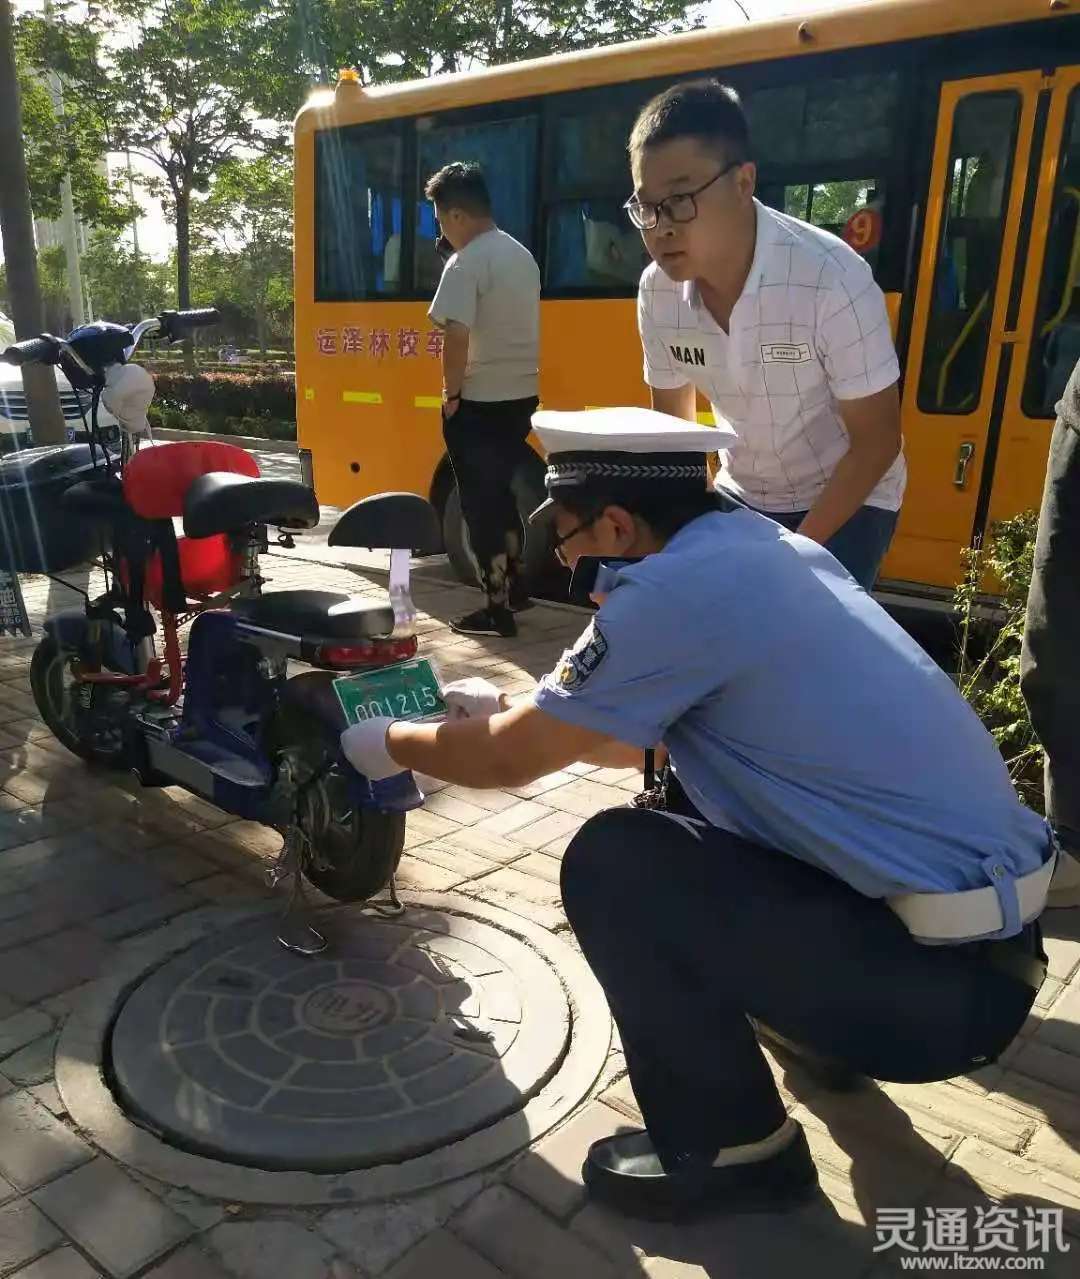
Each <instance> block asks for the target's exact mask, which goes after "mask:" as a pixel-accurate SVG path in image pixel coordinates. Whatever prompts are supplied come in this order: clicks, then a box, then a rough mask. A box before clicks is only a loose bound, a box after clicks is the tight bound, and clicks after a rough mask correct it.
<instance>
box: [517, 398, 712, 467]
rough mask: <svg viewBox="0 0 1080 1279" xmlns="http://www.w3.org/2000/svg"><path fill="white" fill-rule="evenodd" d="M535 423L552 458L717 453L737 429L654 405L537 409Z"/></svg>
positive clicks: (534, 426)
mask: <svg viewBox="0 0 1080 1279" xmlns="http://www.w3.org/2000/svg"><path fill="white" fill-rule="evenodd" d="M533 428H534V429H535V431H536V434H537V435H538V436H539V437H540V443H541V444H542V445H543V446H544V452H545V453H546V454H547V455H548V458H549V459H550V458H551V456H552V455H553V454H557V453H715V452H717V450H719V449H725V448H729V447H730V446H731V444H732V442H733V441H734V439H735V432H734V431H733V430H732V429H731V427H730V426H729V425H728V424H727V423H726V422H725V423H723V425H720V426H698V425H696V424H695V423H693V422H686V421H684V420H683V419H682V418H678V417H671V416H670V414H667V413H658V412H657V411H656V410H655V409H641V408H625V409H620V408H614V409H586V410H584V411H582V412H576V413H557V412H554V411H553V410H549V409H541V410H540V411H539V412H538V413H534V414H533Z"/></svg>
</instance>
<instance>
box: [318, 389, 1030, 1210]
mask: <svg viewBox="0 0 1080 1279" xmlns="http://www.w3.org/2000/svg"><path fill="white" fill-rule="evenodd" d="M535 421H536V427H537V430H538V433H539V436H540V439H541V441H542V442H543V444H544V446H545V448H546V449H547V452H548V463H549V466H548V471H547V486H548V491H549V494H550V497H549V500H548V502H547V503H546V504H545V507H544V508H541V512H538V513H537V517H538V518H543V519H550V520H553V521H554V526H555V529H556V531H557V539H558V543H559V546H560V550H561V552H562V554H563V555H564V557H565V558H566V560H567V561H568V562H569V563H570V564H574V563H575V562H577V561H578V560H579V558H580V557H595V558H599V559H600V560H601V562H602V564H601V576H600V577H598V579H597V587H596V594H597V597H598V598H599V599H600V600H601V601H602V602H601V603H600V608H599V611H598V612H597V613H596V615H595V618H594V620H593V621H592V623H591V624H590V625H589V626H588V627H587V628H586V630H585V631H584V633H583V634H582V636H581V638H580V639H579V640H578V642H577V643H576V644H575V646H574V647H573V649H572V650H570V651H569V652H567V653H566V654H565V655H564V656H563V658H562V660H561V661H560V662H559V664H558V666H557V667H556V668H555V670H553V671H552V672H551V673H550V674H549V675H547V676H545V677H544V678H543V679H542V680H541V681H540V684H539V686H538V687H537V689H536V690H535V693H534V694H533V695H532V696H531V697H529V698H528V699H527V700H523V701H520V702H516V703H515V704H514V705H512V706H511V705H509V704H508V703H507V701H506V699H500V698H499V695H498V692H497V690H495V689H493V688H491V687H490V686H487V685H485V684H484V682H483V681H479V680H477V681H470V682H468V684H467V685H466V686H464V687H456V688H455V687H452V688H451V689H449V690H448V692H447V700H448V702H449V703H450V704H451V705H452V706H453V707H454V709H455V711H456V712H457V713H458V714H462V713H463V714H464V715H465V716H466V718H465V719H464V721H463V722H448V723H445V724H442V725H431V724H414V723H406V722H400V721H399V722H394V721H389V720H378V721H368V722H367V723H365V724H360V725H358V726H356V727H353V728H350V729H348V730H346V732H345V733H344V735H343V738H342V744H343V748H344V750H345V752H346V754H347V756H348V757H349V758H350V759H351V760H352V761H353V762H354V763H355V765H356V766H357V767H358V768H359V769H360V770H361V771H362V772H364V773H366V774H368V775H369V776H372V775H374V776H375V777H383V776H389V775H392V774H393V773H394V772H396V771H398V770H401V769H406V768H411V769H415V770H417V771H419V772H422V773H426V774H429V775H433V776H435V777H440V778H445V779H447V780H448V781H451V782H454V783H457V784H460V785H465V786H470V787H495V786H504V787H505V786H510V787H513V786H521V785H523V784H525V783H527V782H529V781H531V780H533V779H535V778H537V777H540V776H543V775H545V774H549V773H553V772H555V771H556V770H557V769H560V768H564V767H566V766H567V765H568V764H570V763H572V762H574V761H584V762H588V763H594V764H604V765H614V766H618V765H623V766H627V765H629V764H630V763H631V762H633V761H635V760H637V761H640V759H641V752H642V750H644V749H646V748H650V747H654V746H656V745H658V744H661V743H662V744H663V745H664V746H665V747H666V748H667V749H668V750H669V751H670V753H671V757H672V760H673V762H674V763H675V765H676V766H677V769H678V775H679V778H680V780H681V785H682V789H683V795H682V796H681V797H677V798H674V799H673V800H671V801H670V804H669V808H668V809H667V810H666V811H665V810H663V809H650V808H646V807H628V808H620V809H613V810H610V811H607V812H603V813H600V814H598V815H597V816H595V817H593V818H591V819H590V820H589V821H587V822H586V823H585V824H584V826H583V827H582V828H581V830H580V831H579V833H578V834H577V836H576V837H575V839H574V840H573V841H572V842H571V844H570V847H569V848H568V850H567V852H566V855H565V857H564V860H563V868H562V893H563V902H564V905H565V908H566V913H567V916H568V917H569V920H570V923H571V925H572V927H573V929H574V931H575V933H576V935H577V938H578V940H579V941H580V943H581V947H582V950H583V952H584V954H585V957H586V959H587V960H588V962H589V964H590V965H591V967H592V969H593V971H594V972H595V974H596V976H597V977H598V979H599V981H600V983H601V984H602V986H603V987H604V990H605V992H606V994H607V998H608V1001H609V1003H610V1006H611V1010H612V1012H613V1014H614V1016H615V1020H616V1022H617V1024H618V1027H619V1031H620V1034H621V1036H622V1042H623V1045H624V1048H625V1051H626V1060H627V1065H628V1067H629V1072H630V1081H631V1083H632V1085H633V1089H634V1092H635V1095H636V1097H637V1100H638V1103H639V1105H640V1107H641V1111H642V1114H643V1116H644V1119H645V1125H646V1127H645V1130H643V1131H640V1132H633V1133H622V1134H619V1135H616V1136H614V1137H610V1138H607V1139H605V1140H603V1141H599V1142H597V1143H595V1144H594V1145H593V1146H592V1148H591V1149H590V1150H589V1152H588V1156H587V1158H586V1163H585V1169H584V1176H585V1180H586V1183H587V1185H588V1187H589V1189H590V1192H591V1193H592V1194H594V1195H597V1196H600V1197H602V1198H604V1199H606V1200H607V1201H609V1202H611V1203H613V1204H614V1205H616V1206H618V1207H620V1208H623V1209H626V1210H629V1211H631V1212H636V1213H650V1214H651V1213H657V1212H663V1213H665V1214H671V1213H675V1214H678V1213H688V1212H691V1211H693V1210H696V1209H700V1208H703V1207H710V1208H717V1207H723V1206H725V1205H737V1204H745V1203H746V1202H748V1201H752V1202H764V1203H765V1204H767V1205H777V1206H779V1205H781V1204H784V1203H787V1202H790V1201H791V1200H792V1199H798V1198H799V1197H801V1196H802V1195H804V1194H806V1193H808V1192H809V1191H810V1190H812V1188H813V1186H814V1184H815V1183H816V1171H815V1169H814V1165H813V1162H812V1160H811V1157H810V1153H809V1150H808V1147H807V1144H806V1140H805V1137H804V1135H803V1133H802V1131H801V1129H800V1127H799V1125H798V1123H797V1122H796V1121H795V1120H794V1119H791V1118H789V1117H788V1116H787V1115H786V1113H785V1108H784V1105H783V1102H782V1101H781V1099H780V1097H779V1095H778V1093H777V1090H776V1087H775V1084H774V1083H773V1079H772V1075H771V1073H770V1070H769V1068H768V1065H767V1064H766V1061H765V1058H764V1057H763V1055H762V1053H761V1051H760V1048H759V1046H758V1042H757V1035H756V1031H757V1029H758V1028H759V1027H760V1026H761V1025H764V1026H767V1027H768V1028H770V1030H771V1031H772V1032H775V1033H776V1034H778V1035H780V1036H783V1037H785V1038H786V1039H788V1040H790V1041H792V1042H794V1043H795V1044H798V1045H801V1046H803V1047H804V1048H805V1049H807V1050H808V1051H812V1052H814V1053H817V1054H820V1055H823V1056H825V1057H827V1058H829V1059H832V1060H833V1061H835V1062H838V1063H842V1064H844V1065H846V1066H847V1067H849V1068H851V1069H853V1070H856V1071H858V1072H861V1073H863V1074H866V1075H869V1076H873V1077H876V1078H879V1079H886V1080H896V1081H907V1082H918V1081H929V1080H939V1079H945V1078H948V1077H949V1076H952V1075H959V1074H963V1073H965V1072H967V1071H970V1070H973V1069H975V1068H977V1067H980V1066H982V1065H984V1064H986V1063H987V1062H990V1061H993V1060H994V1059H995V1058H996V1057H997V1056H998V1055H999V1054H1000V1053H1001V1052H1002V1050H1003V1049H1004V1048H1005V1047H1006V1045H1007V1044H1008V1043H1009V1042H1010V1041H1011V1040H1012V1038H1013V1037H1014V1036H1015V1034H1016V1033H1017V1031H1018V1030H1019V1028H1020V1026H1021V1024H1022V1023H1023V1021H1024V1018H1025V1017H1026V1015H1027V1013H1028V1009H1029V1008H1030V1007H1031V1005H1032V1002H1033V1001H1034V998H1035V994H1036V992H1037V990H1038V987H1039V985H1040V983H1041V981H1042V979H1043V976H1044V975H1045V955H1044V954H1043V953H1042V947H1041V941H1040V934H1039V927H1038V924H1037V922H1036V919H1037V916H1038V914H1039V912H1040V911H1041V910H1042V907H1043V904H1044V901H1045V897H1046V889H1047V884H1048V882H1049V879H1050V876H1051V874H1052V871H1053V863H1054V852H1053V845H1052V842H1051V839H1050V835H1049V831H1048V829H1047V827H1046V825H1045V823H1044V822H1043V821H1042V820H1041V819H1040V818H1039V817H1037V816H1036V815H1035V814H1034V813H1032V812H1031V811H1030V810H1029V809H1026V808H1024V807H1022V806H1021V805H1020V804H1019V802H1018V801H1017V798H1016V795H1015V793H1014V791H1013V788H1012V786H1011V784H1010V780H1009V775H1008V772H1007V770H1006V768H1005V765H1004V763H1003V761H1002V759H1001V756H1000V755H999V753H998V751H997V748H996V746H995V744H994V742H993V740H992V739H991V737H990V736H989V734H988V733H987V732H986V731H985V729H984V728H983V726H982V725H981V723H980V722H979V720H978V719H977V718H976V716H975V715H974V714H973V713H972V711H971V710H970V708H969V707H968V706H967V704H966V703H965V702H964V701H963V699H962V698H961V697H960V695H959V694H958V692H957V691H956V689H955V688H954V686H953V684H952V683H951V681H950V680H949V678H948V677H947V676H946V675H945V674H943V673H942V672H941V671H940V670H939V669H938V668H937V667H936V666H935V665H934V663H932V662H931V661H930V660H929V659H928V658H927V657H926V656H925V655H924V654H923V652H922V650H921V649H919V648H918V646H917V645H916V644H915V643H914V642H913V641H912V640H911V639H910V638H909V637H908V636H907V635H906V634H905V633H904V632H903V631H902V630H901V629H900V628H899V627H898V626H897V625H896V624H895V623H894V622H893V621H892V620H891V619H890V618H889V616H888V615H887V614H886V613H885V612H884V611H883V610H882V609H881V608H880V607H879V606H878V605H877V604H876V603H875V602H874V601H873V600H872V599H871V598H870V597H869V596H868V595H867V594H866V593H865V592H864V591H862V590H861V589H860V588H859V587H858V586H857V584H856V583H855V582H854V581H853V580H852V578H851V577H850V576H849V575H848V574H847V573H846V572H845V571H844V570H843V568H842V567H841V566H840V564H839V563H838V562H837V561H836V560H835V559H834V558H833V557H832V556H831V555H830V554H829V553H828V552H827V551H825V550H824V549H823V548H822V547H821V546H819V545H818V544H817V543H816V542H814V541H812V540H810V539H808V538H805V537H802V536H800V535H798V534H794V533H791V532H789V531H788V530H786V529H784V528H782V527H781V526H780V525H778V524H776V523H775V522H773V521H771V520H769V519H767V518H765V517H764V516H761V515H759V514H757V513H755V512H753V511H750V510H747V509H745V508H741V507H737V506H735V505H734V504H733V503H731V502H730V500H729V499H727V498H725V497H724V496H723V495H722V494H718V493H715V492H714V493H710V492H708V491H707V469H706V451H707V450H709V449H710V448H714V447H716V446H717V445H719V446H720V447H723V446H724V443H725V439H724V438H723V437H721V438H720V439H719V440H718V439H717V435H716V432H715V431H713V430H711V429H709V428H701V427H697V426H693V425H690V424H686V423H678V422H676V421H674V420H673V419H670V418H667V417H665V416H663V415H659V414H655V413H653V412H651V411H650V410H645V409H637V410H633V409H631V410H608V411H603V410H601V411H597V412H595V413H587V414H551V413H540V414H537V416H536V420H535ZM537 517H534V518H537ZM623 561H632V562H630V563H628V564H627V563H620V562H623ZM792 617H797V618H798V619H799V622H798V627H797V629H793V627H792V623H791V619H792Z"/></svg>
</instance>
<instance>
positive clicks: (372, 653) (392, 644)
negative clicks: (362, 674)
mask: <svg viewBox="0 0 1080 1279" xmlns="http://www.w3.org/2000/svg"><path fill="white" fill-rule="evenodd" d="M315 653H316V664H317V665H319V666H389V665H391V664H392V663H393V662H407V661H408V660H409V658H411V657H415V656H416V636H415V635H410V636H409V637H408V638H407V639H377V640H365V641H364V642H363V643H360V644H321V645H320V646H319V647H318V648H317V649H316V651H315Z"/></svg>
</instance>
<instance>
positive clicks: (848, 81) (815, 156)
mask: <svg viewBox="0 0 1080 1279" xmlns="http://www.w3.org/2000/svg"><path fill="white" fill-rule="evenodd" d="M745 100H746V114H747V118H748V120H749V122H750V138H751V141H752V143H753V148H754V154H755V155H756V156H757V158H758V162H759V165H760V167H761V169H762V170H763V171H764V172H765V174H766V175H768V174H769V173H770V171H771V170H774V169H775V168H777V167H780V166H784V167H794V166H796V165H798V166H806V165H812V166H816V167H817V168H819V169H821V168H825V167H828V166H830V165H831V166H832V167H834V168H835V167H836V165H837V164H838V163H839V162H843V163H845V164H847V165H850V163H851V162H852V161H858V160H861V159H863V158H866V157H871V156H873V157H884V158H888V157H890V156H892V155H893V153H894V152H895V150H896V146H895V142H896V122H897V120H898V119H900V116H901V112H900V75H899V73H898V72H896V71H891V72H888V73H886V74H882V75H853V76H842V77H833V78H830V79H821V80H810V81H808V82H806V83H805V84H790V85H780V86H778V87H775V88H762V89H751V90H750V91H749V92H748V93H747V94H746V98H745ZM849 172H850V169H849Z"/></svg>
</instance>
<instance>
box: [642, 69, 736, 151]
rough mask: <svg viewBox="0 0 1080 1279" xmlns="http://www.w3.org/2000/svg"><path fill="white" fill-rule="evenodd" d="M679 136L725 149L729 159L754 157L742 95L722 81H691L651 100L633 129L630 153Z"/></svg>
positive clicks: (673, 87)
mask: <svg viewBox="0 0 1080 1279" xmlns="http://www.w3.org/2000/svg"><path fill="white" fill-rule="evenodd" d="M677 138H696V139H697V141H698V142H700V143H702V144H703V145H705V146H707V147H711V148H713V149H714V150H722V151H723V155H724V158H725V159H726V160H728V161H729V162H732V161H734V162H738V163H740V164H743V163H745V162H746V161H747V160H749V159H750V126H749V125H748V124H747V122H746V113H745V112H744V111H743V108H742V103H741V102H740V101H739V95H738V94H737V93H736V92H735V90H734V89H733V88H731V86H730V85H726V84H721V83H720V81H719V80H687V81H685V82H684V83H682V84H676V85H673V86H672V87H671V88H670V89H665V90H664V92H663V93H661V94H660V95H659V96H658V97H655V98H653V100H652V101H651V102H649V103H647V104H646V105H645V106H644V107H643V108H642V109H641V113H640V114H639V115H638V118H637V120H636V121H635V122H634V127H633V129H632V130H631V132H630V156H631V158H635V157H637V156H638V155H640V154H641V152H642V151H645V150H647V149H648V148H649V147H656V146H660V144H661V143H664V142H674V141H675V140H676V139H677Z"/></svg>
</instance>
